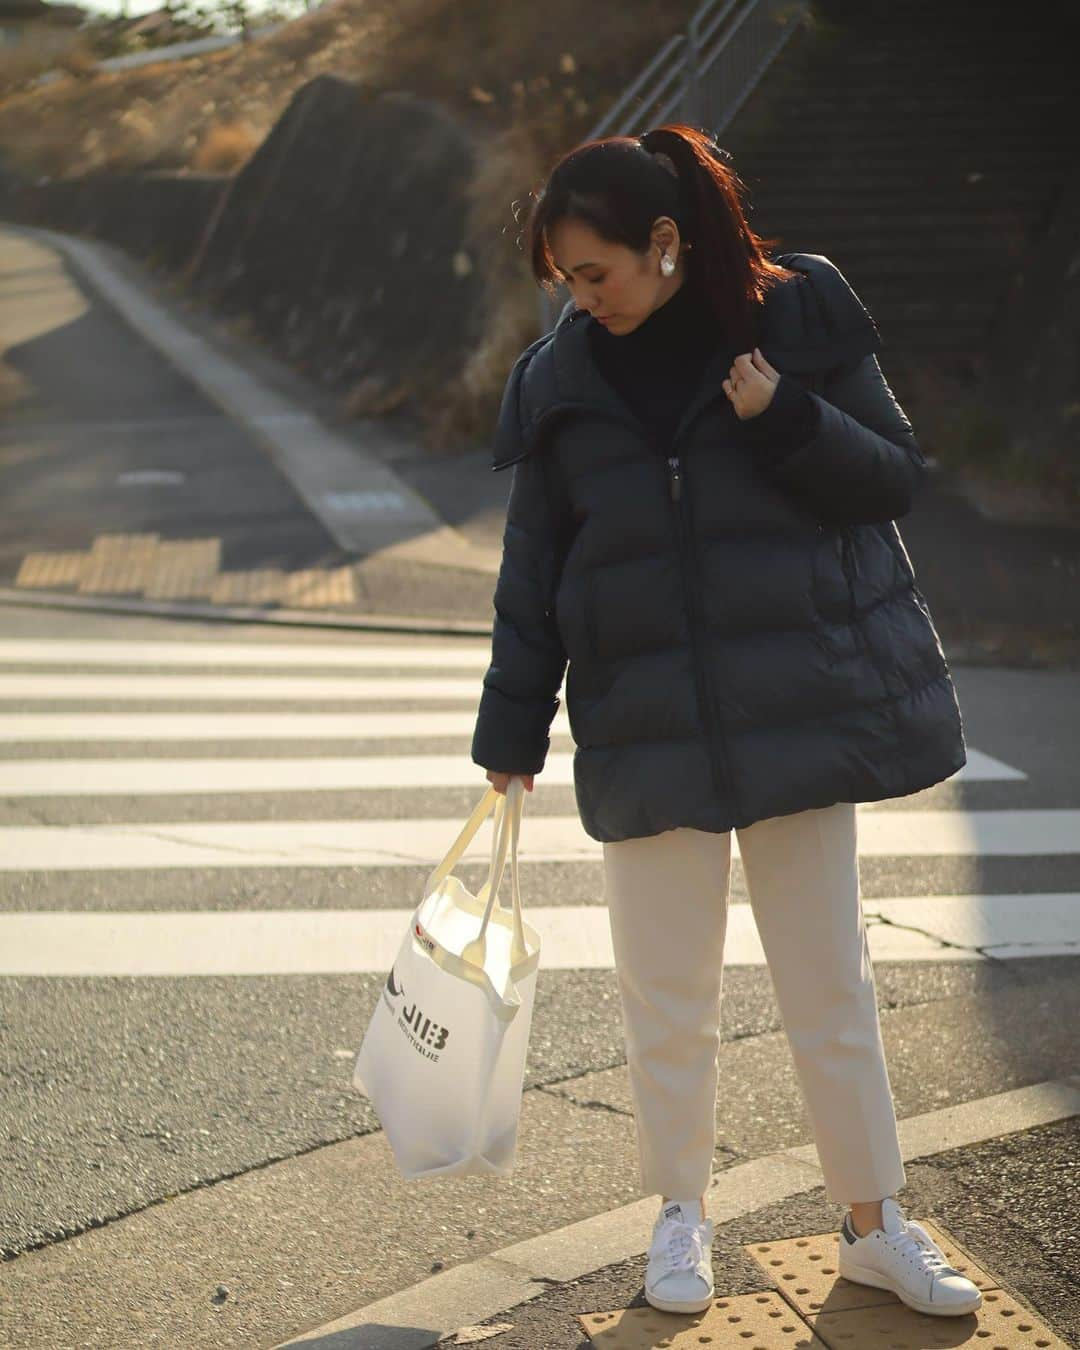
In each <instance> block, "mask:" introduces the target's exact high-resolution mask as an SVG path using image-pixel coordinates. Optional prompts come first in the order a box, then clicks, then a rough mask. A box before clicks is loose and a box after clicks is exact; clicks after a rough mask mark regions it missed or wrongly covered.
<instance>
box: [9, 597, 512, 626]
mask: <svg viewBox="0 0 1080 1350" xmlns="http://www.w3.org/2000/svg"><path fill="white" fill-rule="evenodd" d="M0 605H23V606H25V607H26V608H28V609H34V608H37V609H75V610H82V611H84V612H88V613H105V614H145V615H148V616H150V617H153V618H158V619H199V620H203V621H209V622H211V623H266V624H271V625H274V624H276V625H279V626H281V627H290V626H291V627H302V628H336V629H355V630H357V631H360V632H372V633H415V634H416V635H417V636H428V635H430V636H435V637H490V636H491V631H492V629H491V624H489V623H488V624H485V623H483V622H481V621H480V620H478V619H428V618H413V617H412V616H411V615H406V614H379V615H374V614H348V613H342V612H337V613H328V612H325V611H319V612H318V613H311V612H310V611H308V610H302V609H280V608H274V609H261V608H259V607H258V606H256V605H209V604H199V603H197V602H188V601H183V600H136V599H124V598H123V597H120V596H117V597H109V596H96V595H95V596H89V595H69V594H67V593H65V592H63V591H36V590H35V591H21V590H16V589H15V588H13V587H10V586H0Z"/></svg>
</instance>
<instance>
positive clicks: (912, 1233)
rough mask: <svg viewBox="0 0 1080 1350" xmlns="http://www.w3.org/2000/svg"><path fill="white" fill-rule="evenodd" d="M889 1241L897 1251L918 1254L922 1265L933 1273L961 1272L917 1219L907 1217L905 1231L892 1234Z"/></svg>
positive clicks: (955, 1273)
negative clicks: (950, 1262) (952, 1264)
mask: <svg viewBox="0 0 1080 1350" xmlns="http://www.w3.org/2000/svg"><path fill="white" fill-rule="evenodd" d="M888 1241H889V1243H890V1244H891V1245H892V1246H893V1247H895V1248H896V1249H897V1251H900V1252H907V1253H911V1254H913V1255H914V1254H918V1255H919V1256H920V1259H921V1264H922V1266H923V1267H924V1269H925V1270H927V1271H929V1272H930V1274H932V1275H940V1274H946V1275H959V1274H960V1272H959V1271H958V1270H957V1269H956V1267H955V1266H950V1265H949V1258H948V1257H947V1256H946V1255H945V1253H944V1252H943V1251H942V1250H941V1248H940V1247H939V1246H938V1245H937V1243H936V1242H935V1241H934V1239H933V1238H932V1237H931V1236H930V1234H929V1233H928V1232H927V1231H926V1229H925V1228H924V1227H923V1226H922V1224H921V1223H919V1222H918V1220H917V1219H905V1220H904V1231H903V1232H902V1233H894V1234H892V1235H891V1236H890V1237H889V1238H888Z"/></svg>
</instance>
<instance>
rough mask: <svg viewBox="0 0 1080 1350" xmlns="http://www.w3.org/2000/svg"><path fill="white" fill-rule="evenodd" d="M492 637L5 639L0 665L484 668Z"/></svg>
mask: <svg viewBox="0 0 1080 1350" xmlns="http://www.w3.org/2000/svg"><path fill="white" fill-rule="evenodd" d="M490 660H491V642H490V640H487V639H485V640H484V641H483V642H482V643H478V642H476V641H475V640H473V639H465V638H461V639H459V638H454V639H443V640H442V641H441V642H440V643H439V644H438V645H434V644H431V645H428V644H425V643H422V642H417V643H416V644H415V645H414V644H412V643H378V644H375V643H367V642H361V641H357V642H355V643H353V644H352V645H348V646H346V645H343V644H340V643H334V644H331V643H329V642H320V641H319V640H318V639H312V641H310V642H290V643H284V642H150V641H147V642H138V641H135V642H127V641H113V642H110V641H108V640H104V641H99V640H97V639H72V638H7V639H0V664H2V665H14V664H16V663H18V664H20V665H59V666H75V665H83V666H126V667H130V666H266V667H268V668H275V667H277V668H280V667H282V666H355V667H356V668H358V669H359V668H362V667H370V666H375V667H378V666H391V667H396V666H417V667H432V668H434V669H436V670H446V669H452V668H454V667H464V668H466V669H469V670H482V669H485V668H486V667H487V665H488V664H489V662H490Z"/></svg>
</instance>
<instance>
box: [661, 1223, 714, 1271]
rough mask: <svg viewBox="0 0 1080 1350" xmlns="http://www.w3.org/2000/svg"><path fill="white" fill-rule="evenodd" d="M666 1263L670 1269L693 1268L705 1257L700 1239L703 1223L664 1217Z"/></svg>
mask: <svg viewBox="0 0 1080 1350" xmlns="http://www.w3.org/2000/svg"><path fill="white" fill-rule="evenodd" d="M664 1223H665V1227H666V1229H667V1255H668V1261H667V1264H668V1266H669V1267H670V1268H671V1269H672V1270H695V1269H696V1268H697V1265H698V1262H700V1261H702V1260H704V1258H705V1246H704V1243H703V1240H702V1230H703V1225H700V1224H692V1223H684V1222H683V1221H682V1220H681V1219H666V1220H665V1221H664Z"/></svg>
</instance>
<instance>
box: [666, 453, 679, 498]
mask: <svg viewBox="0 0 1080 1350" xmlns="http://www.w3.org/2000/svg"><path fill="white" fill-rule="evenodd" d="M668 468H669V469H670V470H671V500H672V501H673V502H677V501H678V500H679V498H680V497H681V496H682V474H681V473H680V472H679V456H678V455H668Z"/></svg>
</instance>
